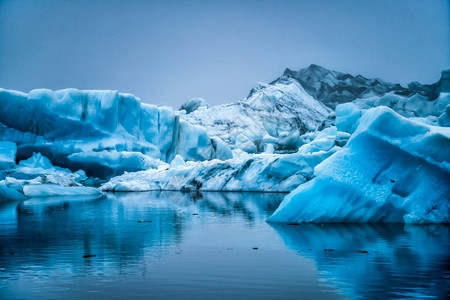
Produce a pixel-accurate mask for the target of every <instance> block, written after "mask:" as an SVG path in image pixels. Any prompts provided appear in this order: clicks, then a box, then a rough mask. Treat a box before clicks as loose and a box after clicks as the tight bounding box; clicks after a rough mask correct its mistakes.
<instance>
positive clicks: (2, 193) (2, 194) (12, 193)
mask: <svg viewBox="0 0 450 300" xmlns="http://www.w3.org/2000/svg"><path fill="white" fill-rule="evenodd" d="M24 199H27V197H26V196H25V195H24V194H22V193H21V192H19V191H18V190H17V188H16V187H15V186H8V184H7V183H6V181H5V180H2V181H0V203H1V202H4V201H20V200H24Z"/></svg>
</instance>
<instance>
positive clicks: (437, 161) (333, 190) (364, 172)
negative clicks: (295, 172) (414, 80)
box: [268, 107, 450, 224]
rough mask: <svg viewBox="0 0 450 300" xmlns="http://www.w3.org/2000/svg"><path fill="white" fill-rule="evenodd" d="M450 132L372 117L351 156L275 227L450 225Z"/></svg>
mask: <svg viewBox="0 0 450 300" xmlns="http://www.w3.org/2000/svg"><path fill="white" fill-rule="evenodd" d="M449 149H450V128H447V127H437V126H429V125H425V124H421V123H418V122H415V121H413V120H410V119H407V118H404V117H402V116H400V115H398V114H397V113H395V112H394V111H392V110H391V109H389V108H387V107H377V108H373V109H370V110H368V111H367V112H366V113H365V114H364V115H363V116H362V117H361V119H360V120H359V125H358V127H357V128H356V130H355V132H354V133H353V134H352V136H351V138H350V139H349V141H348V143H347V144H346V145H345V147H344V149H342V150H341V151H339V152H337V153H335V154H333V155H332V156H330V157H329V158H327V159H325V160H324V161H323V162H322V163H320V164H319V165H317V167H316V168H315V170H314V175H315V177H314V179H312V180H311V181H309V182H307V183H305V184H302V185H300V186H299V187H298V188H297V189H295V190H294V191H292V192H291V193H290V194H289V195H288V196H286V198H285V199H284V200H283V202H282V203H281V205H280V206H279V208H278V209H277V210H276V211H275V212H274V214H273V215H272V216H271V217H269V219H268V222H274V223H278V222H282V223H294V224H299V223H305V222H314V223H323V222H336V223H339V222H350V223H361V222H400V223H401V222H406V223H448V222H449V221H450V219H449V208H450V205H449V203H450V184H449V183H450V151H449Z"/></svg>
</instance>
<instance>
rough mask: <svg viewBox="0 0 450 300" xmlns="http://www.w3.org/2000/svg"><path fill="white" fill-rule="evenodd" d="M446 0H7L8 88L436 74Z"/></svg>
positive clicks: (215, 93) (148, 97)
mask: <svg viewBox="0 0 450 300" xmlns="http://www.w3.org/2000/svg"><path fill="white" fill-rule="evenodd" d="M449 19H450V17H449V3H448V1H446V0H430V1H417V0H397V1H388V0H383V1H381V0H378V1H360V0H349V1H339V0H329V1H326V0H316V1H283V0H280V1H131V0H128V1H114V0H107V1H95V0H90V1H69V0H66V1H65V0H48V1H39V0H33V1H27V0H0V87H4V88H9V89H17V90H22V91H28V90H30V89H33V88H40V87H46V88H51V89H60V88H65V87H76V88H80V89H116V90H119V91H121V92H129V93H133V94H135V95H136V96H138V97H140V98H141V99H142V100H143V101H145V102H149V103H155V104H165V105H171V106H175V107H179V106H180V105H181V104H182V103H183V102H184V101H185V100H187V99H189V98H191V97H197V96H198V97H204V98H206V99H207V100H208V102H209V103H210V104H220V103H226V102H232V101H236V100H239V99H242V98H244V97H245V96H246V95H247V94H248V92H249V91H250V89H251V88H252V86H253V85H254V84H255V83H256V82H258V81H265V82H268V81H271V80H273V79H275V78H277V77H278V76H279V75H281V73H282V72H283V70H284V69H285V68H286V67H289V68H292V69H299V68H302V67H305V66H308V65H310V64H311V63H316V64H319V65H322V66H324V67H326V68H330V69H336V70H340V71H344V72H350V73H353V74H355V75H356V74H362V75H365V76H367V77H380V78H382V79H385V80H388V81H393V82H400V83H402V84H405V83H407V82H409V81H412V80H418V81H420V82H422V83H432V82H434V81H437V80H438V79H439V77H440V71H441V70H442V69H444V68H446V67H448V66H449V65H450V61H449V55H450V54H449V53H450V50H449V44H450V42H449Z"/></svg>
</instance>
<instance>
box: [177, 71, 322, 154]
mask: <svg viewBox="0 0 450 300" xmlns="http://www.w3.org/2000/svg"><path fill="white" fill-rule="evenodd" d="M330 112H331V109H329V108H328V107H326V106H325V105H324V104H322V103H321V102H319V101H317V100H316V99H314V98H313V97H312V96H310V95H309V94H308V93H307V92H305V90H304V89H303V88H302V86H301V85H300V84H299V83H298V82H297V81H296V80H294V79H292V78H284V79H280V80H278V81H277V82H276V83H273V84H265V83H258V84H257V85H256V86H255V87H254V88H253V89H252V91H251V92H250V94H249V95H248V97H247V98H246V99H244V100H241V101H238V102H236V103H230V104H224V105H219V106H214V107H209V108H207V107H203V109H199V110H195V111H192V112H191V113H189V114H180V118H181V119H182V120H185V121H186V122H188V123H190V124H194V125H199V126H202V127H203V128H205V129H206V131H207V132H208V134H209V135H210V136H212V137H218V138H220V139H221V140H223V141H224V142H226V143H227V144H228V145H229V146H231V148H233V149H240V150H243V151H246V152H249V153H261V152H264V151H265V149H266V147H268V144H272V146H273V147H274V149H275V150H276V151H278V152H283V151H284V152H291V153H292V152H295V151H297V150H298V145H299V141H298V140H299V137H300V135H302V134H304V133H306V132H308V131H314V130H315V129H316V128H317V127H318V126H319V125H320V124H321V123H322V121H323V120H324V119H326V117H327V116H328V115H329V114H330ZM183 157H184V156H183ZM184 158H185V159H189V158H188V157H184Z"/></svg>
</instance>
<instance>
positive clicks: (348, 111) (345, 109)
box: [336, 102, 361, 133]
mask: <svg viewBox="0 0 450 300" xmlns="http://www.w3.org/2000/svg"><path fill="white" fill-rule="evenodd" d="M360 117H361V109H359V108H358V107H357V106H356V105H355V104H353V103H351V102H350V103H344V104H339V105H338V106H336V127H337V129H338V130H339V131H344V132H348V133H353V132H354V131H355V129H356V127H357V126H358V120H359V118H360Z"/></svg>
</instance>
